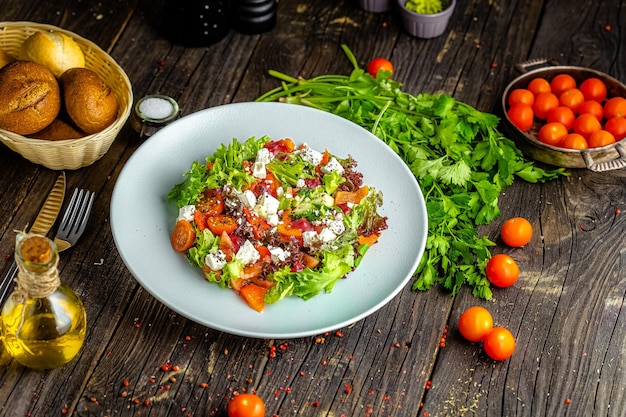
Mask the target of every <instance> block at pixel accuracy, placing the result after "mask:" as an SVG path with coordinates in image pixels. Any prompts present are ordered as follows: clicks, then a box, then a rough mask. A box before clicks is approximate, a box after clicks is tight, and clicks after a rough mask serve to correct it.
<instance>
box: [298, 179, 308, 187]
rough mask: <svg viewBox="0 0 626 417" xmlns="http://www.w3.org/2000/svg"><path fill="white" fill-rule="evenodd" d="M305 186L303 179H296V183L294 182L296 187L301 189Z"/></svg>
mask: <svg viewBox="0 0 626 417" xmlns="http://www.w3.org/2000/svg"><path fill="white" fill-rule="evenodd" d="M305 185H306V182H304V178H298V181H296V187H298V188H302V187H304V186H305Z"/></svg>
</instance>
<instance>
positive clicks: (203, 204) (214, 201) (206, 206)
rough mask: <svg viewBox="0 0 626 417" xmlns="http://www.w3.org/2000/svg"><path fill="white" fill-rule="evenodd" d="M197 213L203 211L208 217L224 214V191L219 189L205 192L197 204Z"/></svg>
mask: <svg viewBox="0 0 626 417" xmlns="http://www.w3.org/2000/svg"><path fill="white" fill-rule="evenodd" d="M196 211H201V212H202V213H203V214H205V215H207V216H215V215H217V214H222V211H224V199H223V196H222V190H220V189H218V188H213V189H207V190H205V191H204V192H203V193H202V198H201V199H200V201H198V202H197V203H196Z"/></svg>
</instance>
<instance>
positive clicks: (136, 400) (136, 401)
mask: <svg viewBox="0 0 626 417" xmlns="http://www.w3.org/2000/svg"><path fill="white" fill-rule="evenodd" d="M133 402H134V403H135V404H139V403H140V402H141V399H140V398H139V397H135V399H134V400H133Z"/></svg>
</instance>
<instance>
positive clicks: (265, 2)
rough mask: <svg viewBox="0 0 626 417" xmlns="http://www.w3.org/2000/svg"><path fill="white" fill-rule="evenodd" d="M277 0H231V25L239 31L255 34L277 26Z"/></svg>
mask: <svg viewBox="0 0 626 417" xmlns="http://www.w3.org/2000/svg"><path fill="white" fill-rule="evenodd" d="M277 8H278V5H277V3H276V0H231V8H230V9H231V26H232V28H233V29H235V30H236V31H237V32H239V33H244V34H248V35H254V34H258V33H263V32H269V31H270V30H272V29H274V26H276V9H277Z"/></svg>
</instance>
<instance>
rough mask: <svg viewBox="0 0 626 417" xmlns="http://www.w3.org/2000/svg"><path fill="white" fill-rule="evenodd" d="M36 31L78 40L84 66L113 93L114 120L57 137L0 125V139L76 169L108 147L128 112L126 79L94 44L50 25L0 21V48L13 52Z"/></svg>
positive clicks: (32, 157)
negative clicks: (89, 130)
mask: <svg viewBox="0 0 626 417" xmlns="http://www.w3.org/2000/svg"><path fill="white" fill-rule="evenodd" d="M37 31H57V32H61V33H63V34H65V35H67V36H70V37H71V38H73V39H74V41H76V43H78V45H79V46H80V47H81V49H82V50H83V53H84V55H85V67H86V68H89V69H90V70H92V71H94V72H96V73H97V74H98V75H99V76H100V78H101V79H102V80H103V81H104V82H105V83H106V84H107V85H108V86H109V87H110V88H111V89H112V90H113V92H114V93H115V95H116V96H117V101H118V105H119V109H118V115H117V120H116V121H115V122H114V123H113V124H111V125H110V126H108V127H107V128H106V129H104V130H103V131H101V132H98V133H95V134H93V135H89V136H85V137H82V138H80V139H67V140H58V141H48V140H42V139H30V138H27V137H24V136H21V135H18V134H15V133H13V132H9V131H7V130H3V129H0V140H1V141H2V143H4V144H5V145H6V146H8V147H9V148H10V149H11V150H13V151H15V152H17V153H19V154H20V155H22V156H23V157H24V158H26V159H28V160H29V161H31V162H34V163H36V164H40V165H43V166H45V167H47V168H50V169H54V170H62V169H78V168H82V167H85V166H88V165H91V164H93V163H94V162H95V161H97V160H98V159H100V158H102V156H104V154H105V153H106V152H107V151H108V150H109V148H110V147H111V144H112V143H113V141H114V140H115V137H116V136H117V134H118V133H119V131H120V130H121V129H122V127H123V126H124V124H125V123H126V120H127V119H128V116H129V115H130V112H131V109H132V103H133V92H132V87H131V84H130V80H129V79H128V76H127V75H126V73H125V72H124V70H123V69H122V68H121V67H120V66H119V65H118V64H117V63H116V62H115V61H114V60H113V58H111V57H110V56H109V55H108V54H107V53H106V52H104V51H103V50H102V49H101V48H100V47H98V46H97V45H96V44H94V43H93V42H91V41H89V40H87V39H84V38H82V37H80V36H79V35H76V34H75V33H72V32H69V31H67V30H64V29H61V28H58V27H55V26H52V25H46V24H40V23H33V22H0V49H2V50H4V51H5V52H8V53H9V54H11V55H13V56H17V53H18V51H19V49H20V46H21V45H22V43H23V42H24V40H25V39H26V38H28V37H29V36H31V35H32V34H33V33H35V32H37Z"/></svg>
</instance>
